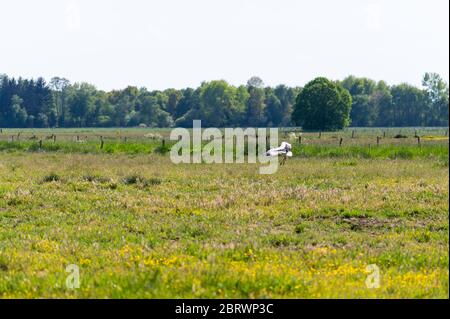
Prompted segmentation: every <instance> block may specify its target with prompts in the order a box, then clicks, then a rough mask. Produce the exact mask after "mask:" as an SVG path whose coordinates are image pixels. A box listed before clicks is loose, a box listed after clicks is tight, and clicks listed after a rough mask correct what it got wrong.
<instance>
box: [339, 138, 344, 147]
mask: <svg viewBox="0 0 450 319" xmlns="http://www.w3.org/2000/svg"><path fill="white" fill-rule="evenodd" d="M343 141H344V139H343V138H342V137H341V139H340V140H339V146H342V142H343Z"/></svg>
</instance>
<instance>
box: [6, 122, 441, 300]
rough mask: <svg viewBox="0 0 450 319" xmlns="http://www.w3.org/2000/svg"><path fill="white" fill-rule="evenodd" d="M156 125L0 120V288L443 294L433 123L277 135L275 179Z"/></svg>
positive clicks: (15, 292) (57, 294)
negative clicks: (65, 125) (179, 156)
mask: <svg viewBox="0 0 450 319" xmlns="http://www.w3.org/2000/svg"><path fill="white" fill-rule="evenodd" d="M169 132H170V130H167V129H161V130H156V129H121V130H118V129H60V130H37V129H36V130H32V129H28V130H19V129H17V130H10V129H3V131H2V133H1V134H0V297H1V298H448V297H449V294H448V289H449V286H448V284H449V264H448V257H449V253H448V250H449V229H448V226H449V206H448V196H449V184H448V177H449V168H448V131H447V129H446V128H441V129H439V128H438V129H434V128H421V129H420V130H417V131H416V129H414V128H401V129H398V128H395V129H347V130H345V131H342V132H323V133H320V132H302V133H301V135H300V134H299V132H298V131H295V130H294V131H292V132H290V131H286V132H283V133H281V134H280V139H283V140H284V139H289V140H291V142H292V143H293V146H294V155H295V156H294V158H292V159H290V160H288V161H287V163H286V165H285V166H282V167H280V169H279V171H278V173H277V174H276V175H260V174H259V171H258V168H259V165H254V164H217V165H208V164H181V165H174V164H173V163H172V162H171V161H170V158H169V156H168V154H167V151H168V149H169V147H170V145H171V142H170V141H168V135H169ZM54 136H56V138H54ZM300 137H301V138H300ZM377 137H378V139H377ZM417 137H420V139H418V138H417ZM341 139H342V141H341ZM41 140H42V142H40V141H41ZM101 140H103V146H101ZM70 264H74V265H77V266H79V269H80V288H79V289H69V288H68V287H66V278H67V276H68V273H67V272H66V267H67V266H68V265H70ZM369 265H376V266H377V267H378V268H379V270H380V285H379V287H378V288H368V287H367V285H366V280H367V278H368V276H369V275H370V269H368V268H367V267H368V266H369Z"/></svg>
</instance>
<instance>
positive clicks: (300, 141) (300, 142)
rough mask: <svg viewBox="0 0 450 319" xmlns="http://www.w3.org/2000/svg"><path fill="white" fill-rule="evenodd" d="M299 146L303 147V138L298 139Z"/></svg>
mask: <svg viewBox="0 0 450 319" xmlns="http://www.w3.org/2000/svg"><path fill="white" fill-rule="evenodd" d="M298 144H300V145H302V137H301V136H299V137H298Z"/></svg>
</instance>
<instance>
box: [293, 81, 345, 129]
mask: <svg viewBox="0 0 450 319" xmlns="http://www.w3.org/2000/svg"><path fill="white" fill-rule="evenodd" d="M351 107H352V97H351V95H350V93H349V92H348V91H347V90H346V89H344V88H343V87H342V86H340V85H339V84H336V83H334V82H332V81H330V80H328V79H326V78H316V79H314V80H313V81H311V82H309V83H308V84H307V85H306V86H305V87H304V88H303V90H302V91H301V92H300V94H299V95H298V96H297V100H296V103H295V106H294V112H293V113H292V121H293V122H294V123H295V124H296V125H298V126H301V127H302V128H303V129H305V130H331V131H334V130H339V129H342V128H344V127H346V126H348V125H350V110H351Z"/></svg>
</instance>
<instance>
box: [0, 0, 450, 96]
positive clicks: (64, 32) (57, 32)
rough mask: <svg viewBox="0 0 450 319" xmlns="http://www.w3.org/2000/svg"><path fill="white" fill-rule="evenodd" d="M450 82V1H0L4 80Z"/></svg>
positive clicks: (108, 83) (102, 83)
mask: <svg viewBox="0 0 450 319" xmlns="http://www.w3.org/2000/svg"><path fill="white" fill-rule="evenodd" d="M427 71H430V72H438V73H440V74H441V75H442V76H443V77H444V78H445V79H446V80H447V81H448V78H449V1H448V0H339V1H336V0H314V1H313V0H308V1H306V0H305V1H300V0H297V1H295V0H291V1H290V0H271V1H267V0H221V1H218V0H184V1H183V0H159V1H156V0H154V1H152V0H147V1H145V0H39V1H36V0H0V73H6V74H8V75H11V76H23V77H38V76H43V77H45V78H46V79H47V80H49V79H50V78H51V77H53V76H61V77H66V78H68V79H69V80H71V81H72V82H76V81H86V82H89V83H92V84H95V85H96V86H97V87H98V88H100V89H106V90H109V89H113V88H114V89H119V88H124V87H126V86H127V85H136V86H139V87H140V86H146V87H147V88H149V89H165V88H169V87H174V88H183V87H188V86H189V87H196V86H198V85H200V83H201V82H202V81H204V80H214V79H225V80H227V81H228V82H230V83H232V84H235V85H238V84H245V83H246V81H247V79H249V78H250V77H251V76H253V75H258V76H260V77H261V78H262V79H263V80H264V81H265V83H266V84H268V85H276V84H280V83H284V84H287V85H291V86H297V85H304V84H305V83H306V82H307V81H309V80H312V79H313V78H314V77H316V76H326V77H329V78H331V79H342V78H344V77H345V76H347V75H349V74H353V75H356V76H367V77H370V78H373V79H375V80H380V79H384V80H386V81H388V83H390V84H396V83H399V82H409V83H412V84H415V85H420V83H421V77H422V75H423V73H424V72H427Z"/></svg>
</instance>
